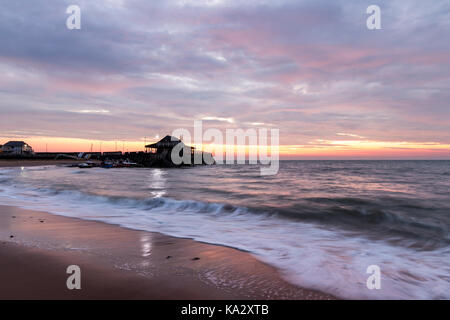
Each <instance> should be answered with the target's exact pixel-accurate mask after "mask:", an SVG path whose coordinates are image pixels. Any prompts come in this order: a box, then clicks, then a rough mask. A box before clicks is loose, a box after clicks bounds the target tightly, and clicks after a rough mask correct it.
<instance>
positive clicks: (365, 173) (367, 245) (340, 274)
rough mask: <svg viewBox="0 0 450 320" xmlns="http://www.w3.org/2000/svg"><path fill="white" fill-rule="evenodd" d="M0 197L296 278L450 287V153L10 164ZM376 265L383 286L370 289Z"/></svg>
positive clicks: (439, 291) (334, 283) (440, 291)
mask: <svg viewBox="0 0 450 320" xmlns="http://www.w3.org/2000/svg"><path fill="white" fill-rule="evenodd" d="M0 190H2V192H0V197H1V198H2V201H4V202H7V203H11V204H16V205H22V206H26V207H31V208H35V209H42V210H46V211H50V212H54V213H58V214H63V215H68V216H77V217H81V218H85V219H95V220H101V221H105V222H109V223H118V224H121V225H123V226H127V227H130V228H136V229H143V230H149V231H159V232H163V233H167V234H170V235H175V236H183V237H192V238H194V239H197V240H202V241H206V242H210V243H217V244H224V245H229V246H233V247H236V248H240V249H243V250H248V251H250V252H252V253H253V254H255V255H256V256H257V257H259V258H260V259H262V260H264V261H266V262H268V263H270V264H272V265H274V266H276V267H278V268H279V269H280V271H281V272H283V274H284V275H285V277H286V278H287V279H288V280H289V281H291V282H293V283H296V284H299V285H301V286H306V287H311V288H316V289H320V290H323V291H327V292H330V293H333V294H337V295H340V296H343V297H352V298H419V299H420V298H447V299H449V298H450V236H449V234H450V233H449V230H450V161H282V162H281V163H280V171H279V173H278V174H277V175H274V176H261V175H260V168H259V166H254V165H221V166H210V167H196V168H187V169H165V170H163V169H109V170H106V169H100V168H98V169H89V170H82V169H78V168H64V167H39V168H24V169H20V168H14V169H4V170H1V171H0ZM373 264H375V265H378V266H379V267H380V269H381V273H382V288H381V289H380V290H369V289H367V287H366V279H367V277H368V276H369V275H368V274H367V273H366V269H367V267H368V266H369V265H373Z"/></svg>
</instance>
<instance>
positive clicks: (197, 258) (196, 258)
mask: <svg viewBox="0 0 450 320" xmlns="http://www.w3.org/2000/svg"><path fill="white" fill-rule="evenodd" d="M192 260H194V261H196V260H200V258H199V257H195V258H192Z"/></svg>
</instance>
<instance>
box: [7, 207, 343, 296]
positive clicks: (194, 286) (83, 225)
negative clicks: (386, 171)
mask: <svg viewBox="0 0 450 320" xmlns="http://www.w3.org/2000/svg"><path fill="white" fill-rule="evenodd" d="M105 214H107V212H105ZM0 256H1V259H0V299H334V298H333V297H332V296H330V295H327V294H323V293H321V292H316V291H312V290H306V289H303V288H299V287H297V286H294V285H291V284H289V283H287V282H286V281H284V280H283V279H282V278H281V277H280V274H279V273H278V271H277V270H276V269H274V268H272V267H270V266H268V265H266V264H264V263H262V262H260V261H259V260H257V259H255V258H254V257H253V256H252V255H251V254H249V253H246V252H242V251H239V250H236V249H233V248H227V247H223V246H217V245H210V244H204V243H200V242H197V241H193V240H190V239H180V238H174V237H169V236H166V235H163V234H159V233H151V232H145V231H136V230H130V229H126V228H122V227H119V226H114V225H109V224H105V223H101V222H95V221H85V220H80V219H76V218H67V217H62V216H56V215H52V214H48V213H45V212H38V211H30V210H24V209H20V208H16V207H8V206H0ZM69 265H78V266H79V267H80V268H81V290H69V289H67V287H66V280H67V277H69V274H66V268H67V267H68V266H69Z"/></svg>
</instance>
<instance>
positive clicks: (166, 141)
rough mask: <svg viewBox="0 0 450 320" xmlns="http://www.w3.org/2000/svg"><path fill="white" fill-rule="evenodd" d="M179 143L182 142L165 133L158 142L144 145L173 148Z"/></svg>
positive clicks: (147, 146)
mask: <svg viewBox="0 0 450 320" xmlns="http://www.w3.org/2000/svg"><path fill="white" fill-rule="evenodd" d="M179 143H183V142H182V141H181V140H180V139H178V138H175V137H172V136H169V135H167V136H165V137H164V138H162V139H161V140H159V141H158V142H156V143H152V144H149V145H146V146H145V147H146V148H163V149H164V148H173V147H175V146H176V145H177V144H179ZM183 144H184V143H183Z"/></svg>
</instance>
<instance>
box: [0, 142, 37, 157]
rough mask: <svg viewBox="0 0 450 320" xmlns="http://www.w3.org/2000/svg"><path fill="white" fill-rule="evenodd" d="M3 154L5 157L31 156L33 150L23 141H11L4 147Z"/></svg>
mask: <svg viewBox="0 0 450 320" xmlns="http://www.w3.org/2000/svg"><path fill="white" fill-rule="evenodd" d="M2 153H3V154H5V155H31V154H34V151H33V148H32V147H31V146H30V145H28V144H27V143H26V142H23V141H9V142H7V143H5V144H4V145H3V146H2Z"/></svg>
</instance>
